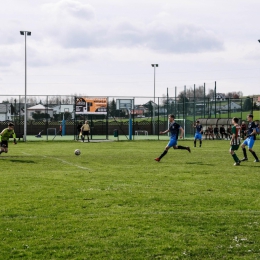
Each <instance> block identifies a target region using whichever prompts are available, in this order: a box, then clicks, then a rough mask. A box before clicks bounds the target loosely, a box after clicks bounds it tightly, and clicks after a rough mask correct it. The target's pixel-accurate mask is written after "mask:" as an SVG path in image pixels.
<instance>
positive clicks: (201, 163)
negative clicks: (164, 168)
mask: <svg viewBox="0 0 260 260" xmlns="http://www.w3.org/2000/svg"><path fill="white" fill-rule="evenodd" d="M186 164H196V165H207V166H215V164H212V163H204V162H186Z"/></svg>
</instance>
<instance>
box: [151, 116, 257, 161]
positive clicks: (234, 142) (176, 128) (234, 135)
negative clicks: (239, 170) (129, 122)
mask: <svg viewBox="0 0 260 260" xmlns="http://www.w3.org/2000/svg"><path fill="white" fill-rule="evenodd" d="M247 120H248V126H246V124H245V122H244V121H243V122H242V124H241V125H239V124H238V122H239V119H238V118H237V117H234V118H233V119H232V125H230V126H229V129H228V130H227V132H228V133H229V135H225V128H224V125H223V126H222V127H221V128H223V129H224V130H223V129H221V128H220V133H221V134H222V139H223V137H224V136H225V138H226V139H229V140H230V150H229V152H230V154H231V155H232V157H233V159H234V161H235V163H234V165H235V166H238V165H240V163H241V162H242V161H247V160H248V158H247V152H246V148H245V147H246V146H248V150H249V152H250V153H251V154H252V155H253V157H254V158H255V160H254V162H259V159H258V157H257V155H256V153H255V151H253V146H254V143H255V140H256V135H257V134H259V133H260V131H259V124H258V122H254V121H253V115H252V114H249V115H247ZM193 127H194V128H195V129H196V132H195V136H194V147H196V145H197V140H198V141H199V146H200V147H201V146H202V134H203V127H202V125H201V124H200V122H199V121H196V123H195V124H194V125H193ZM216 127H217V126H216ZM207 131H208V132H207V134H210V135H211V136H212V137H213V139H214V134H215V136H217V137H219V131H217V130H216V129H215V131H214V129H213V127H212V126H210V127H209V128H208V129H207ZM168 132H170V141H169V143H168V144H167V145H166V147H165V149H164V151H163V153H162V154H161V155H160V156H159V157H157V158H155V161H157V162H160V160H161V159H162V158H163V157H164V156H165V155H166V154H167V152H168V150H169V149H170V148H171V147H173V149H184V150H187V151H189V152H191V150H190V147H188V146H186V147H185V146H180V145H177V140H178V137H179V132H180V138H182V137H183V133H184V130H183V128H182V127H181V126H180V125H179V124H178V123H176V122H175V117H174V115H169V128H168V129H167V130H165V131H163V132H162V131H161V132H160V134H166V133H168ZM241 138H242V140H243V139H244V141H243V143H242V145H241V148H242V151H243V154H244V158H243V159H241V160H240V159H239V158H238V157H237V155H236V153H235V151H236V150H238V149H239V147H240V141H241ZM217 139H220V137H219V138H217Z"/></svg>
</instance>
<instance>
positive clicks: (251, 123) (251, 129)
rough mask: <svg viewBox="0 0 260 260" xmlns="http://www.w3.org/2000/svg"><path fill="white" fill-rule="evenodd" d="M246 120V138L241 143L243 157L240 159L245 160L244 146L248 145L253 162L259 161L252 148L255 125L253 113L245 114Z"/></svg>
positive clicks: (254, 137) (254, 138)
mask: <svg viewBox="0 0 260 260" xmlns="http://www.w3.org/2000/svg"><path fill="white" fill-rule="evenodd" d="M247 121H248V127H247V138H246V140H245V141H244V142H243V144H242V145H241V148H242V150H243V153H244V158H243V159H242V160H241V161H247V160H248V158H247V154H246V148H245V147H246V146H248V150H249V152H251V154H252V155H253V156H254V158H255V160H254V162H259V159H258V157H257V155H256V153H255V152H254V151H253V150H252V148H253V146H254V143H255V140H256V134H257V133H256V125H255V122H254V121H253V115H251V114H249V115H247Z"/></svg>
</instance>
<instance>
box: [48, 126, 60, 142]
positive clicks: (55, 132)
mask: <svg viewBox="0 0 260 260" xmlns="http://www.w3.org/2000/svg"><path fill="white" fill-rule="evenodd" d="M49 130H54V137H53V138H52V140H54V138H55V137H56V134H57V131H56V128H47V135H46V138H47V141H48V139H49V138H48V137H49ZM51 136H53V135H51Z"/></svg>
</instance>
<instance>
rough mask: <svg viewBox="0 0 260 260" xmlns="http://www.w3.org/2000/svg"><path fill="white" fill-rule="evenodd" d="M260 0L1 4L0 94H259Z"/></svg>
mask: <svg viewBox="0 0 260 260" xmlns="http://www.w3.org/2000/svg"><path fill="white" fill-rule="evenodd" d="M259 11H260V1H259V0H218V1H217V0H197V1H194V0H189V1H188V0H181V1H180V0H178V1H176V0H131V1H130V0H90V1H87V0H60V1H56V0H8V1H6V0H1V8H0V22H1V29H0V57H1V58H0V95H7V94H12V95H16V94H20V95H23V94H24V90H25V87H24V86H25V83H24V75H25V69H24V68H25V67H24V66H25V65H24V63H25V39H24V36H23V37H22V36H21V35H20V31H21V30H26V31H31V32H32V35H31V36H28V37H27V80H28V82H27V94H28V95H42V94H44V95H45V94H49V95H58V94H62V95H66V94H67V95H70V94H79V93H81V94H85V95H88V96H149V97H153V95H154V69H153V68H152V67H151V64H152V63H157V64H159V67H158V68H156V78H155V81H156V85H155V86H156V87H155V88H156V94H155V95H156V96H162V95H166V93H167V88H168V91H169V95H170V96H174V93H175V87H177V91H178V92H179V91H182V90H183V88H184V85H186V86H187V88H189V87H193V85H194V84H195V85H196V86H199V85H203V83H206V87H207V89H209V88H214V82H215V81H216V82H217V92H221V93H227V92H231V91H242V92H243V94H244V95H252V94H260V43H259V42H258V39H260V22H259V21H260V19H259V17H260V15H259Z"/></svg>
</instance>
